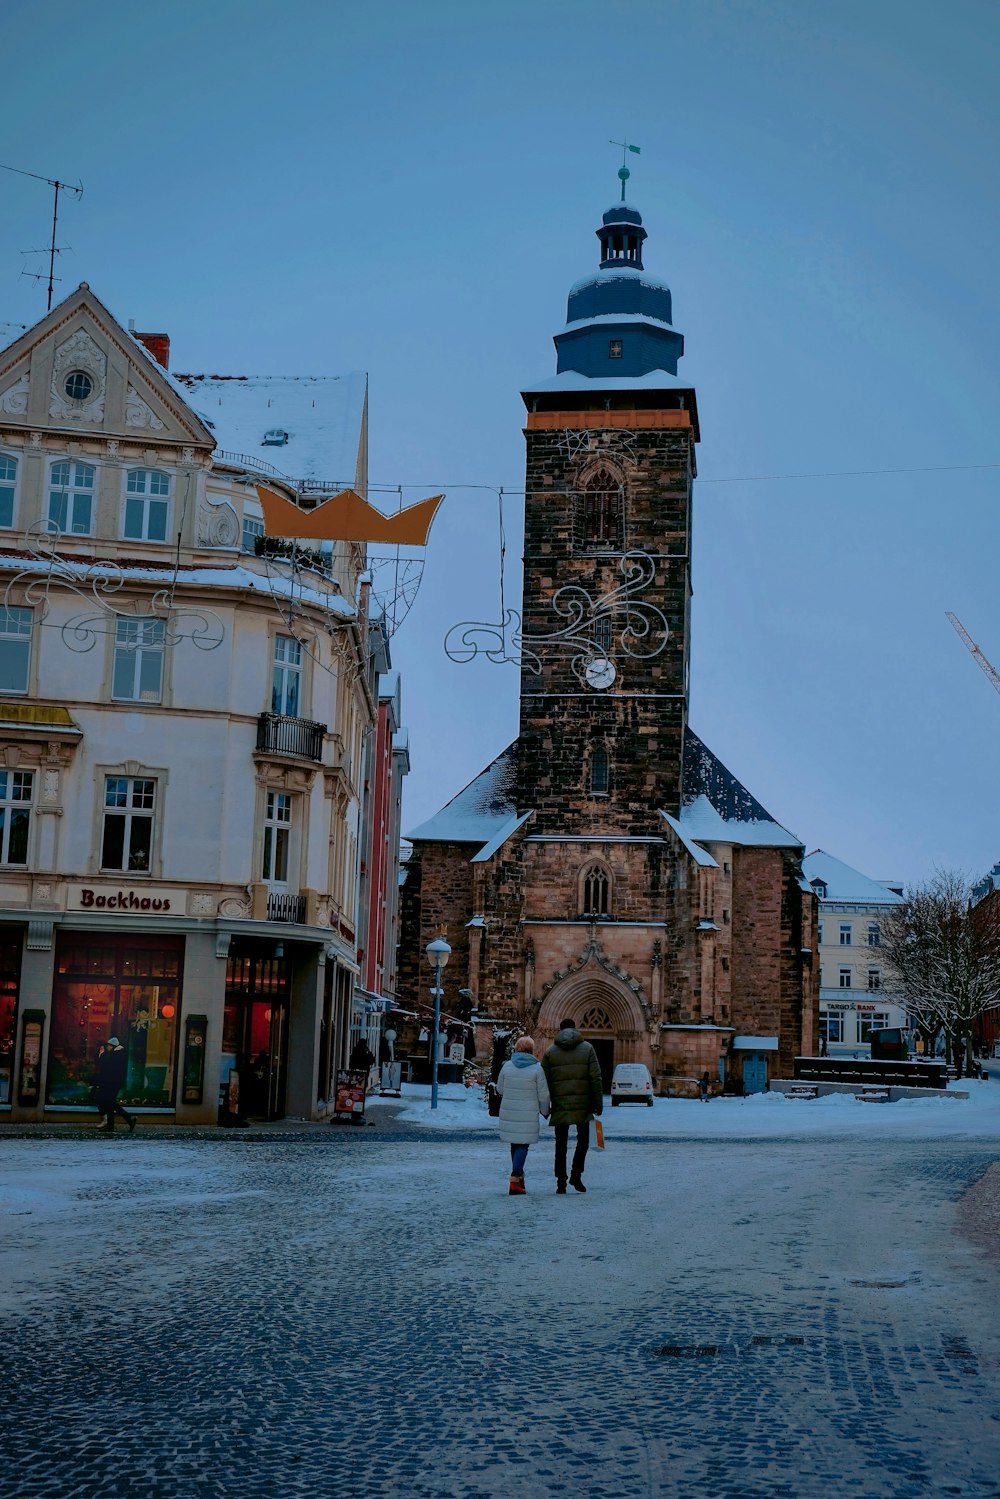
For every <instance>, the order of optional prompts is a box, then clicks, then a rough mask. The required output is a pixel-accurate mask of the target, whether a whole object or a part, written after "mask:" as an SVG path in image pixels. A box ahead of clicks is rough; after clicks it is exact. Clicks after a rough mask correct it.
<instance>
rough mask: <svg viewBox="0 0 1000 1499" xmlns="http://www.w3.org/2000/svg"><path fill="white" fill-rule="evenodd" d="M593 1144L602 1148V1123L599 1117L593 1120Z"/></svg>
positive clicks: (599, 1148)
mask: <svg viewBox="0 0 1000 1499" xmlns="http://www.w3.org/2000/svg"><path fill="white" fill-rule="evenodd" d="M594 1144H595V1145H596V1146H597V1148H598V1150H603V1149H604V1125H603V1124H602V1123H601V1121H600V1120H599V1119H595V1120H594Z"/></svg>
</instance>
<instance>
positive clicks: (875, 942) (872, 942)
mask: <svg viewBox="0 0 1000 1499" xmlns="http://www.w3.org/2000/svg"><path fill="white" fill-rule="evenodd" d="M881 945H882V933H881V931H880V930H879V924H878V922H877V921H869V923H868V946H869V947H881Z"/></svg>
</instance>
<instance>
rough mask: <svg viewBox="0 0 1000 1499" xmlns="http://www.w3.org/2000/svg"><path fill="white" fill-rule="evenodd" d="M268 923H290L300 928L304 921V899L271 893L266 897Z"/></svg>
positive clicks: (302, 897)
mask: <svg viewBox="0 0 1000 1499" xmlns="http://www.w3.org/2000/svg"><path fill="white" fill-rule="evenodd" d="M267 919H268V921H292V922H295V923H296V924H297V925H299V926H301V925H303V924H304V922H305V919H306V897H305V896H304V895H286V894H284V893H282V894H278V893H276V892H275V891H271V892H270V893H269V894H268V897H267Z"/></svg>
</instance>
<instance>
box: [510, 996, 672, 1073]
mask: <svg viewBox="0 0 1000 1499" xmlns="http://www.w3.org/2000/svg"><path fill="white" fill-rule="evenodd" d="M563 1020H572V1021H573V1024H574V1025H575V1026H576V1028H577V1030H578V1031H580V1033H581V1034H582V1036H583V1038H584V1040H586V1041H589V1042H590V1044H591V1046H593V1048H594V1050H595V1051H596V1052H597V1060H598V1061H599V1062H600V1064H601V1080H602V1082H603V1084H604V1091H605V1093H609V1092H610V1091H611V1074H612V1072H613V1071H614V1069H615V1067H616V1066H617V1065H618V1063H619V1062H646V1063H647V1065H648V1060H647V1054H648V1048H649V1042H648V1035H647V1029H646V1021H645V1016H644V1015H643V1012H642V1006H641V1005H640V1003H639V1000H638V998H637V997H636V995H635V994H634V993H633V992H632V991H631V990H630V989H628V988H627V987H626V985H625V984H620V983H619V982H618V981H617V980H615V979H614V978H611V977H609V976H608V975H606V974H603V973H602V974H601V975H600V976H599V977H598V976H597V975H596V974H592V973H579V974H574V975H572V976H571V977H569V978H565V979H563V980H562V981H561V982H560V983H558V984H555V985H554V986H553V988H552V989H550V991H549V993H548V994H547V995H546V997H545V999H544V1000H543V1002H542V1006H541V1009H540V1010H539V1012H538V1021H537V1023H536V1025H535V1032H536V1035H537V1037H538V1039H539V1040H540V1041H542V1042H544V1043H545V1044H546V1045H548V1044H549V1043H550V1042H551V1041H552V1039H553V1038H554V1036H555V1034H556V1032H557V1031H558V1029H559V1025H560V1023H561V1021H563Z"/></svg>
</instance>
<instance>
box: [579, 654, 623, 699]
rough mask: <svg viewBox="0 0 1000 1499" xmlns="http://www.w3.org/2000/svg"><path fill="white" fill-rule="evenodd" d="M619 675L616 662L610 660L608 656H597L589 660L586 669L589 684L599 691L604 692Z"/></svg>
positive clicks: (585, 674)
mask: <svg viewBox="0 0 1000 1499" xmlns="http://www.w3.org/2000/svg"><path fill="white" fill-rule="evenodd" d="M617 675H618V673H617V671H616V670H615V663H614V662H613V661H609V660H608V659H607V657H606V656H597V657H595V659H594V660H593V661H588V662H587V666H586V670H585V671H584V676H585V677H586V679H587V686H588V687H593V688H595V689H596V690H597V691H598V692H603V691H605V690H606V689H607V688H608V687H610V686H611V684H612V683H613V682H614V680H615V677H616V676H617Z"/></svg>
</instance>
